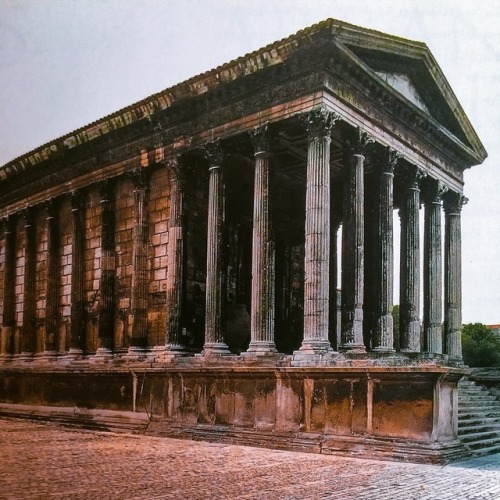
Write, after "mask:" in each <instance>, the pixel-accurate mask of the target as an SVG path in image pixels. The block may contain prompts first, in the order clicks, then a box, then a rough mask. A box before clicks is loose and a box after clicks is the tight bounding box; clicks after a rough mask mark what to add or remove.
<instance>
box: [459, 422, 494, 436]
mask: <svg viewBox="0 0 500 500" xmlns="http://www.w3.org/2000/svg"><path fill="white" fill-rule="evenodd" d="M487 431H494V432H497V433H498V434H499V435H500V422H499V421H497V422H492V423H489V424H473V425H460V424H459V425H458V435H459V436H464V435H466V434H475V433H479V432H487Z"/></svg>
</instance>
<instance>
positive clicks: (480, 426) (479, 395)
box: [458, 379, 500, 456]
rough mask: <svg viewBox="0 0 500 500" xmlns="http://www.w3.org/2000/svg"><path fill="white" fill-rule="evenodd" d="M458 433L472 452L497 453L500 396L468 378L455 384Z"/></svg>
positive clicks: (477, 453) (498, 448) (499, 435)
mask: <svg viewBox="0 0 500 500" xmlns="http://www.w3.org/2000/svg"><path fill="white" fill-rule="evenodd" d="M458 437H459V438H460V440H461V441H462V442H463V443H464V445H465V446H466V447H467V448H468V449H469V450H470V452H471V453H472V454H473V455H474V456H482V455H490V454H492V453H500V399H499V397H498V396H496V395H495V394H493V393H492V392H491V391H490V390H489V389H487V388H486V387H485V386H483V385H480V384H478V383H476V382H474V381H472V380H468V379H463V380H461V381H460V382H459V384H458Z"/></svg>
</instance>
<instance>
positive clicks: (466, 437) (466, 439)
mask: <svg viewBox="0 0 500 500" xmlns="http://www.w3.org/2000/svg"><path fill="white" fill-rule="evenodd" d="M459 434H460V433H459ZM460 439H461V441H462V442H463V443H467V444H468V443H477V442H480V441H484V440H485V439H492V440H494V441H498V442H499V443H500V432H499V430H498V429H493V430H489V431H483V432H474V433H473V434H461V435H460Z"/></svg>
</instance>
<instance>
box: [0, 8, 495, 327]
mask: <svg viewBox="0 0 500 500" xmlns="http://www.w3.org/2000/svg"><path fill="white" fill-rule="evenodd" d="M499 7H500V3H499V0H480V1H477V0H430V1H429V0H356V1H354V0H353V1H349V0H232V1H231V0H205V1H202V0H190V1H185V2H183V1H181V0H141V1H140V2H139V1H137V0H0V84H1V89H2V91H1V92H0V165H3V164H5V163H7V162H8V161H10V160H12V159H14V158H16V157H17V156H20V155H22V154H24V153H26V152H28V151H29V150H31V149H33V148H35V147H37V146H39V145H41V144H43V143H45V142H47V141H50V140H52V139H55V138H57V137H59V136H61V135H63V134H65V133H67V132H70V131H72V130H74V129H76V128H78V127H80V126H83V125H85V124H87V123H90V122H92V121H94V120H97V119H99V118H101V117H103V116H105V115H107V114H109V113H112V112H114V111H117V110H118V109H120V108H122V107H125V106H127V105H129V104H131V103H133V102H135V101H138V100H140V99H142V98H145V97H147V96H148V95H150V94H153V93H156V92H158V91H160V90H163V89H165V88H167V87H169V86H171V85H174V84H175V83H178V82H180V81H182V80H185V79H187V78H189V77H191V76H194V75H196V74H199V73H201V72H204V71H206V70H209V69H211V68H214V67H215V66H218V65H220V64H223V63H225V62H228V61H230V60H231V59H234V58H236V57H238V56H241V55H243V54H246V53H248V52H251V51H253V50H255V49H258V48H260V47H262V46H264V45H266V44H268V43H271V42H273V41H276V40H278V39H280V38H283V37H286V36H288V35H290V34H292V33H295V32H296V31H298V30H299V29H302V28H304V27H307V26H310V25H312V24H314V23H316V22H318V21H321V20H324V19H326V18H328V17H333V18H336V19H341V20H344V21H347V22H349V23H353V24H357V25H359V26H363V27H366V28H372V29H376V30H380V31H383V32H386V33H390V34H393V35H397V36H401V37H404V38H409V39H413V40H419V41H424V42H425V43H426V44H427V45H428V47H429V48H430V50H431V51H432V53H433V54H434V56H435V58H436V59H437V61H438V63H439V64H440V66H441V68H442V70H443V72H444V74H445V75H446V77H447V78H448V81H449V82H450V84H451V86H452V88H453V90H454V91H455V94H456V95H457V97H458V99H459V101H460V102H461V104H462V106H463V108H464V110H465V112H466V113H467V114H468V116H469V118H470V120H471V122H472V124H473V126H474V128H475V129H476V132H477V133H478V135H479V137H480V138H481V140H482V142H483V144H484V145H485V147H486V150H487V151H488V153H489V158H488V159H487V160H486V161H485V162H484V163H483V165H481V166H477V167H474V168H472V169H471V170H469V171H467V172H466V176H465V180H466V186H465V194H466V196H467V197H468V198H469V199H470V201H469V204H468V205H466V206H465V207H464V210H463V217H462V220H463V240H464V243H463V272H464V276H463V285H464V295H463V296H464V308H463V319H464V322H476V321H478V322H483V323H487V324H491V323H500V307H499V306H500V196H499V195H498V194H497V192H498V190H499V188H500V165H499V160H500V140H499V138H500V53H499V52H500V8H499ZM0 195H1V193H0Z"/></svg>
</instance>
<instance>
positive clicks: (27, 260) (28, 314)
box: [20, 208, 36, 360]
mask: <svg viewBox="0 0 500 500" xmlns="http://www.w3.org/2000/svg"><path fill="white" fill-rule="evenodd" d="M22 216H23V218H24V231H25V246H24V296H23V327H22V333H21V354H20V358H21V359H26V360H29V359H32V357H33V355H34V352H35V332H36V330H35V328H36V325H35V306H36V303H35V293H36V282H35V280H36V226H35V220H34V213H33V209H32V208H27V209H25V210H23V212H22Z"/></svg>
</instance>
